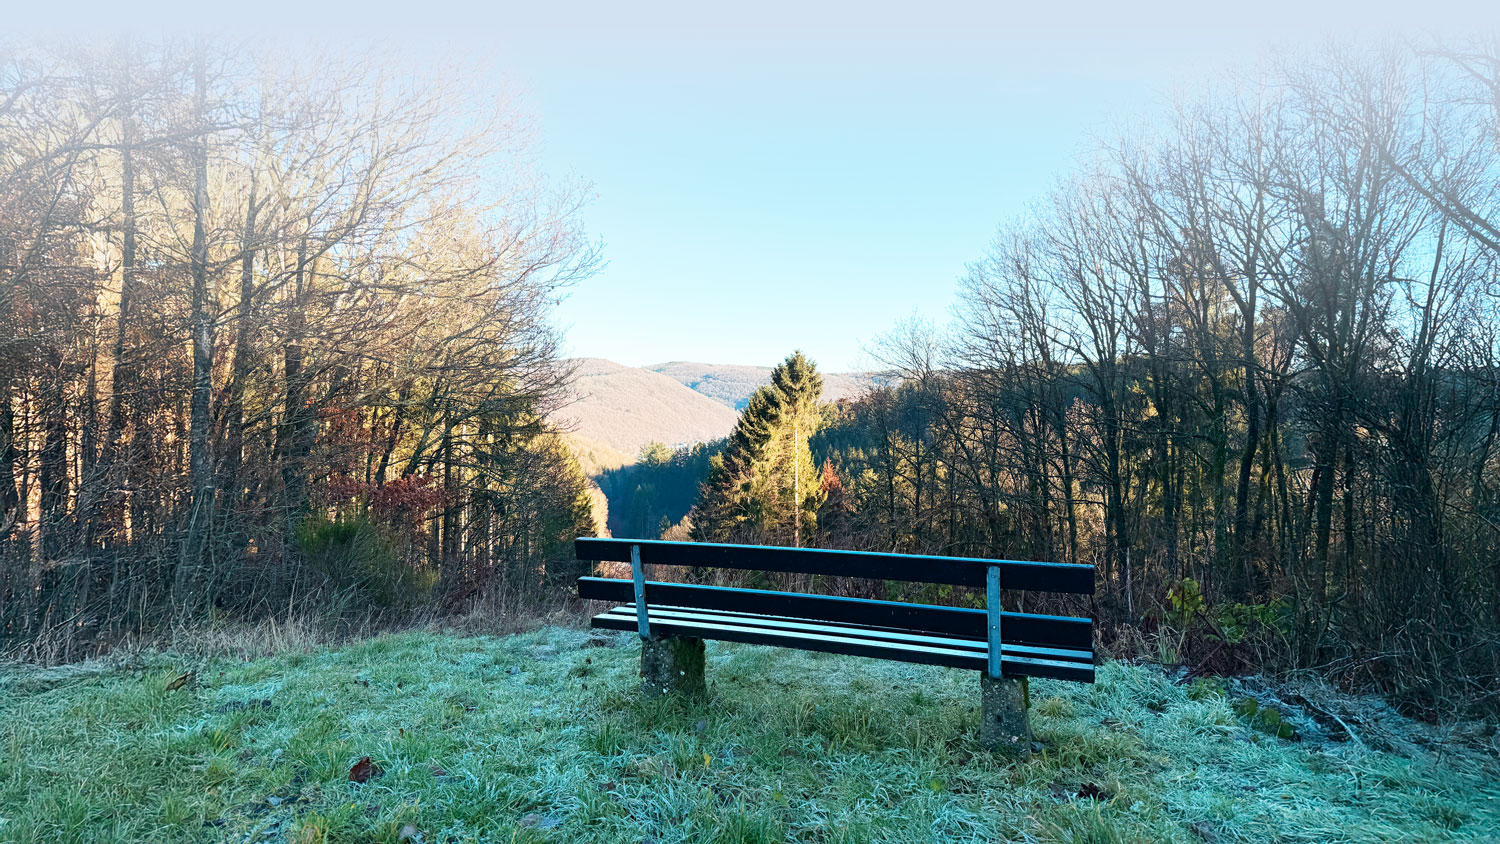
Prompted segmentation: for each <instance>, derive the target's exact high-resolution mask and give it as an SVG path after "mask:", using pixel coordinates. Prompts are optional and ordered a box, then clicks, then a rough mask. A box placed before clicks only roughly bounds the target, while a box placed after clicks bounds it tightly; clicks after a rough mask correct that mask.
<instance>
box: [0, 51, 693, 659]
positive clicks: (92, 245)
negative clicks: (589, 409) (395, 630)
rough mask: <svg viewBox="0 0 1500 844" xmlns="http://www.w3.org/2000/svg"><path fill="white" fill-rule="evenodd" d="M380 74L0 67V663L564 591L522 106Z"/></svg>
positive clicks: (571, 482)
mask: <svg viewBox="0 0 1500 844" xmlns="http://www.w3.org/2000/svg"><path fill="white" fill-rule="evenodd" d="M398 70H399V69H397V68H392V67H389V66H388V65H387V64H385V63H382V62H377V61H375V60H370V61H342V60H332V59H326V60H311V59H307V58H306V57H293V56H290V55H285V54H276V53H274V52H268V51H260V52H257V51H254V50H249V51H247V50H240V49H238V48H237V49H235V50H232V51H228V50H216V51H210V50H204V49H196V48H195V49H189V48H187V47H186V46H180V45H175V44H166V45H158V46H151V45H145V44H129V43H122V44H121V45H119V46H112V47H99V48H81V47H80V48H76V49H75V48H71V47H70V48H68V49H65V50H56V51H47V50H31V49H26V50H23V49H14V50H13V49H9V48H0V647H4V648H7V649H9V648H12V647H19V648H20V649H21V650H22V652H23V653H31V654H33V655H37V656H42V657H46V658H67V657H69V656H74V655H77V654H79V653H81V652H83V651H85V650H86V649H88V648H92V647H94V646H96V645H102V644H104V643H107V642H110V641H114V640H117V639H118V638H119V637H121V636H122V635H124V634H127V633H131V632H140V631H143V630H148V629H150V628H152V627H153V626H157V625H162V624H165V623H167V622H169V621H172V620H181V621H185V620H190V619H194V618H197V617H199V616H200V615H201V614H203V613H205V612H207V611H209V610H210V609H212V610H213V611H215V612H219V613H224V612H232V613H241V614H245V615H248V616H254V615H256V614H258V613H262V612H269V611H273V610H274V611H275V612H277V613H283V614H284V613H289V612H294V611H300V610H301V609H303V608H304V607H310V608H311V609H312V610H313V611H314V612H318V613H334V614H336V613H337V612H338V611H339V609H340V608H341V607H367V606H384V607H396V606H409V605H412V604H414V603H425V602H436V601H444V602H446V603H447V605H449V606H454V605H460V604H463V603H465V602H467V601H468V600H469V599H470V598H472V597H476V596H481V595H490V596H494V595H499V594H512V595H514V594H532V595H543V594H551V593H552V592H553V590H555V588H556V586H555V584H556V583H558V582H560V581H559V580H557V576H558V575H560V574H563V573H565V572H567V571H570V570H571V566H572V565H573V564H572V563H571V562H570V561H568V559H567V558H568V556H569V554H568V553H567V551H568V548H567V545H566V541H567V540H569V539H571V538H572V537H573V536H575V535H576V534H578V533H591V532H593V530H594V526H593V520H592V518H591V517H590V514H589V509H588V501H587V498H586V495H585V484H586V479H585V478H584V476H583V475H582V473H581V472H580V470H579V468H578V466H577V464H576V462H575V461H574V460H573V458H572V457H571V456H570V455H569V454H568V452H567V450H566V449H565V448H564V447H563V445H562V443H561V441H560V439H559V438H558V436H557V434H556V433H555V432H554V431H553V430H552V428H551V427H550V426H549V425H548V424H547V423H546V422H545V421H544V420H545V419H546V416H547V413H548V412H549V411H550V410H552V409H553V408H555V407H557V406H558V405H559V404H560V402H561V401H562V398H563V387H564V384H565V381H566V378H567V376H568V369H567V367H566V366H563V365H560V364H559V362H558V360H557V359H556V354H555V350H556V346H557V342H558V338H557V334H556V331H555V329H554V328H553V325H552V319H551V313H550V308H551V306H552V304H553V303H554V302H555V301H556V297H557V291H558V290H559V288H560V286H561V285H565V284H567V283H568V282H570V281H571V280H573V279H576V278H579V277H581V276H583V275H586V274H587V273H589V272H591V271H592V269H593V268H594V266H595V263H596V254H595V251H594V248H593V246H592V245H591V244H590V243H589V242H588V240H587V239H586V238H585V236H584V235H583V233H582V230H581V228H580V224H579V221H578V218H577V209H578V208H579V206H580V202H581V193H580V191H579V190H578V189H576V188H573V187H569V186H567V185H559V186H554V185H549V184H548V183H547V182H545V181H544V180H542V179H540V178H539V177H538V176H537V175H536V174H534V173H532V172H530V171H529V169H528V165H527V163H526V162H527V161H529V160H530V159H529V153H528V150H527V147H526V141H525V139H526V137H527V131H526V123H525V118H524V115H522V114H520V113H517V112H515V111H514V110H511V109H510V108H508V107H505V106H503V105H502V106H498V107H497V106H495V105H494V103H495V99H494V98H493V97H492V96H489V95H487V94H480V93H479V92H476V91H471V90H468V89H466V88H463V87H461V86H458V85H456V84H453V83H450V82H448V81H446V80H445V79H442V78H439V77H438V75H436V74H434V75H432V76H430V77H422V76H413V75H409V74H403V73H400V72H398ZM664 380H665V379H664ZM553 566H560V567H561V568H559V569H557V570H556V571H554V569H553Z"/></svg>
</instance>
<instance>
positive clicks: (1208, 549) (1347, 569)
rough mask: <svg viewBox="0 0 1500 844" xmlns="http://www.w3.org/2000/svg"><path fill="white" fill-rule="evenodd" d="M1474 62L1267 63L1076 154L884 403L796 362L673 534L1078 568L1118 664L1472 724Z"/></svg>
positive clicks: (1481, 83)
mask: <svg viewBox="0 0 1500 844" xmlns="http://www.w3.org/2000/svg"><path fill="white" fill-rule="evenodd" d="M1497 155H1500V50H1496V49H1495V48H1494V47H1491V48H1490V49H1489V50H1488V51H1487V52H1483V51H1482V52H1476V53H1460V52H1451V51H1450V52H1414V51H1412V50H1409V49H1406V48H1401V49H1390V50H1385V51H1380V52H1371V53H1348V54H1342V55H1340V54H1333V55H1331V56H1326V57H1322V58H1319V59H1316V60H1299V61H1298V62H1297V63H1283V64H1282V65H1280V66H1278V67H1277V68H1275V69H1274V71H1270V72H1268V75H1267V76H1266V77H1265V78H1262V79H1260V80H1258V81H1257V82H1256V84H1254V85H1251V86H1244V87H1241V88H1240V89H1238V90H1237V91H1236V93H1234V95H1232V96H1225V95H1220V96H1214V97H1209V98H1206V99H1203V100H1200V101H1197V102H1191V103H1185V104H1182V105H1180V106H1178V107H1177V108H1176V109H1175V110H1174V111H1172V113H1170V114H1169V115H1167V116H1166V119H1164V120H1163V121H1161V123H1160V125H1159V126H1158V127H1157V128H1156V129H1154V130H1153V131H1150V132H1146V131H1137V132H1132V133H1128V134H1125V135H1123V136H1122V137H1120V138H1119V139H1118V140H1116V141H1115V142H1113V143H1110V144H1106V145H1104V146H1103V148H1102V149H1101V150H1100V151H1099V153H1098V154H1097V156H1095V157H1094V158H1093V159H1091V160H1090V161H1089V162H1088V163H1087V164H1086V166H1084V167H1083V168H1082V169H1081V170H1080V172H1077V173H1075V174H1072V175H1071V176H1070V177H1069V178H1067V179H1064V180H1063V181H1061V182H1060V183H1059V185H1058V187H1057V188H1056V189H1055V190H1054V191H1053V192H1052V193H1051V194H1050V195H1048V196H1047V197H1045V198H1042V199H1041V200H1040V201H1039V202H1037V203H1036V204H1035V206H1034V208H1033V210H1032V211H1030V212H1029V213H1028V214H1026V215H1025V216H1024V217H1023V218H1021V219H1018V220H1014V221H1011V222H1009V223H1007V224H1005V225H1004V226H1002V227H1001V229H1000V231H999V233H998V234H997V236H996V237H995V239H994V241H993V243H992V245H991V246H990V247H989V249H988V250H987V251H986V252H985V253H984V254H982V255H980V256H978V257H977V258H976V259H975V260H974V261H973V262H972V263H971V264H970V265H969V268H968V272H967V275H966V277H965V278H964V280H963V283H962V292H961V294H960V297H959V299H960V302H959V304H958V305H957V306H956V307H955V308H954V311H953V317H952V320H951V323H950V324H947V325H930V324H925V323H923V322H921V321H919V320H918V321H912V322H910V323H908V324H905V325H902V326H899V327H898V328H896V329H895V330H893V331H891V332H890V333H889V334H888V335H886V336H885V338H884V339H883V340H882V342H881V343H880V345H879V349H878V352H879V354H880V355H881V357H882V359H883V360H884V361H885V362H886V363H887V364H888V365H889V366H890V368H891V370H892V373H893V374H894V375H895V376H896V378H897V379H898V381H899V384H898V385H897V386H892V387H883V388H877V389H874V390H872V391H871V392H869V393H868V394H867V395H865V396H863V397H861V398H859V399H857V400H853V401H843V402H839V403H837V404H824V405H822V406H821V408H820V407H818V406H817V398H816V396H817V393H818V382H817V377H816V375H815V373H813V372H812V371H811V369H812V367H811V364H810V362H808V361H807V360H806V359H805V358H804V357H803V356H802V355H800V354H796V355H793V356H792V357H790V358H788V360H787V361H786V362H785V363H784V364H783V365H782V366H781V367H779V368H778V369H777V373H776V376H775V378H774V379H773V383H772V384H771V385H769V386H767V387H763V388H762V389H761V392H760V393H757V394H756V396H755V397H754V398H753V399H752V400H751V402H750V404H749V406H748V407H747V408H746V409H745V411H744V413H743V415H742V417H741V420H740V424H739V426H738V427H737V428H736V430H735V432H734V434H733V435H732V436H731V437H730V438H729V440H728V441H727V443H726V444H724V445H723V447H722V452H721V453H720V455H719V456H716V457H714V458H713V463H712V465H711V466H710V467H708V468H707V470H706V473H705V475H704V479H703V482H702V498H701V500H700V501H699V502H698V503H697V505H696V507H695V508H694V510H693V512H692V514H691V515H690V516H689V519H690V521H691V522H692V530H693V535H694V536H695V538H698V539H712V540H719V541H736V542H766V543H771V544H793V543H794V542H795V543H797V544H819V545H825V546H828V547H837V548H853V549H872V550H874V549H878V550H890V551H905V552H914V553H941V554H952V555H960V556H976V557H998V558H1009V559H1032V560H1055V561H1064V562H1086V563H1092V564H1094V565H1095V566H1096V567H1097V570H1098V573H1099V590H1100V591H1099V594H1098V595H1097V597H1096V607H1095V611H1096V612H1097V613H1098V614H1099V618H1100V619H1101V622H1102V625H1103V626H1104V627H1105V628H1106V631H1107V632H1106V634H1105V636H1106V639H1108V640H1111V642H1112V643H1113V646H1114V647H1117V648H1119V649H1120V652H1122V653H1141V652H1145V653H1149V654H1150V655H1152V656H1153V657H1154V658H1159V659H1161V660H1162V661H1166V662H1179V661H1184V660H1185V661H1188V662H1190V663H1194V664H1196V665H1198V666H1200V668H1201V669H1202V670H1213V671H1229V672H1234V671H1245V670H1255V669H1259V668H1272V669H1277V668H1279V669H1292V668H1308V669H1316V670H1317V671H1319V672H1321V673H1323V674H1324V675H1326V676H1329V677H1331V678H1334V679H1335V680H1336V681H1338V682H1340V683H1343V684H1345V685H1346V686H1350V687H1357V688H1379V689H1382V690H1385V691H1387V692H1390V693H1393V694H1395V695H1396V696H1397V697H1398V698H1399V699H1400V700H1402V701H1403V702H1404V703H1406V704H1408V705H1411V706H1414V707H1416V708H1417V709H1418V710H1419V711H1427V712H1431V711H1435V710H1446V709H1450V708H1452V707H1455V706H1467V705H1478V706H1481V707H1485V708H1493V706H1494V704H1495V703H1496V702H1497V700H1500V450H1497V446H1500V442H1497V435H1500V359H1497V355H1500V295H1497V294H1500V288H1497V280H1496V278H1497V277H1496V268H1497V264H1496V261H1497V258H1500V228H1497V226H1500V167H1497V164H1500V161H1497Z"/></svg>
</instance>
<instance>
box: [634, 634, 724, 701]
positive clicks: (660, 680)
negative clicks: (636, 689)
mask: <svg viewBox="0 0 1500 844" xmlns="http://www.w3.org/2000/svg"><path fill="white" fill-rule="evenodd" d="M641 692H642V693H644V694H646V695H649V696H651V697H661V696H662V695H665V694H668V693H671V694H679V695H685V696H687V697H703V696H705V695H706V694H708V685H707V683H706V682H705V681H704V679H703V640H702V639H690V638H687V637H679V636H652V637H650V638H647V639H642V640H641Z"/></svg>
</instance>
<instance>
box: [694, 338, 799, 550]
mask: <svg viewBox="0 0 1500 844" xmlns="http://www.w3.org/2000/svg"><path fill="white" fill-rule="evenodd" d="M822 393H823V377H822V376H821V375H819V374H818V371H817V367H816V366H815V365H814V364H813V362H812V361H811V360H808V358H807V357H806V356H805V355H803V354H802V353H801V352H793V353H792V355H791V356H790V357H788V358H787V359H786V360H785V361H783V362H782V363H781V364H779V365H777V367H776V368H775V369H774V370H772V372H771V383H769V384H767V385H765V386H764V387H761V388H760V389H759V390H756V391H755V393H754V394H753V395H751V397H750V401H749V402H748V403H747V404H746V406H745V409H744V411H743V412H742V413H741V414H740V419H739V422H738V423H736V425H735V428H734V432H733V433H731V434H730V435H729V442H728V444H727V445H726V446H725V448H724V451H723V452H722V453H721V454H719V455H717V456H715V457H714V458H713V460H712V461H711V462H710V464H709V472H708V479H707V480H706V481H704V483H703V486H702V488H701V491H700V495H699V503H698V506H697V508H696V509H695V511H694V515H693V526H694V527H693V536H694V538H695V539H697V540H699V541H704V542H727V541H738V542H767V543H772V544H792V545H801V544H802V543H803V541H804V540H806V539H810V538H811V535H812V533H813V531H815V530H816V529H817V512H818V507H819V506H820V505H821V504H822V501H823V496H824V493H823V490H822V486H821V484H819V483H818V478H817V474H818V473H817V468H816V466H814V465H813V461H812V455H811V452H810V451H809V450H808V440H809V439H810V438H811V437H812V435H813V434H814V433H815V432H816V431H817V428H818V426H819V424H820V423H821V419H822V416H821V412H820V411H819V408H818V400H819V398H820V397H821V396H822Z"/></svg>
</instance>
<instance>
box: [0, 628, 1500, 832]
mask: <svg viewBox="0 0 1500 844" xmlns="http://www.w3.org/2000/svg"><path fill="white" fill-rule="evenodd" d="M596 641H597V640H596ZM589 642H590V636H589V634H588V633H585V632H581V631H574V630H563V629H547V630H543V631H540V632H537V633H531V634H525V635H519V636H512V637H507V638H498V639H496V638H453V637H447V636H442V635H438V634H432V633H408V634H401V635H391V636H385V637H381V638H377V639H373V640H370V641H367V642H364V643H361V644H357V645H353V646H350V647H346V648H342V649H340V650H335V651H325V652H319V653H315V654H284V655H281V656H277V657H273V658H268V659H261V660H256V661H250V662H241V661H237V660H230V659H219V660H210V661H207V662H203V663H201V664H197V665H186V664H183V663H181V662H179V661H177V660H175V659H174V658H173V657H171V656H170V655H158V656H152V657H148V658H146V659H145V660H144V661H143V663H142V664H140V665H138V666H136V667H134V668H116V669H110V670H106V671H100V672H79V673H76V674H73V675H71V676H67V677H66V678H63V677H59V675H57V674H56V673H46V672H34V671H29V670H28V671H22V670H13V671H11V673H10V676H9V677H8V678H5V679H4V680H3V681H0V840H4V841H21V842H49V844H50V843H51V842H73V841H77V842H113V841H143V842H144V841H153V842H154V841H163V842H172V841H184V842H188V841H190V842H200V841H295V842H317V841H387V842H397V841H402V840H406V841H415V842H449V841H452V842H462V841H491V842H513V841H514V842H524V841H590V842H592V841H599V842H629V844H641V842H661V843H662V844H665V842H677V841H681V842H713V841H807V842H845V841H848V842H854V841H926V842H931V841H939V842H948V841H1076V842H1085V841H1087V842H1113V841H1140V842H1156V841H1181V842H1204V841H1208V842H1214V841H1220V842H1229V841H1244V842H1268V841H1308V842H1328V841H1372V842H1375V841H1379V842H1390V841H1449V840H1453V841H1457V840H1489V841H1495V840H1500V839H1497V838H1495V836H1496V835H1497V831H1500V782H1497V776H1500V774H1497V763H1496V760H1495V758H1494V756H1493V755H1492V753H1487V752H1485V751H1483V750H1481V749H1468V750H1457V749H1451V748H1440V747H1433V748H1428V749H1421V748H1418V747H1415V746H1408V747H1407V749H1406V750H1405V751H1404V752H1397V751H1394V750H1377V749H1373V748H1374V747H1375V746H1376V745H1377V743H1376V742H1373V741H1369V740H1366V741H1365V744H1360V743H1356V742H1347V743H1339V742H1330V741H1312V740H1309V741H1304V742H1300V743H1293V742H1288V741H1285V740H1281V739H1277V738H1274V737H1272V736H1269V735H1266V734H1264V733H1262V732H1259V731H1257V730H1255V729H1253V728H1252V727H1250V726H1248V725H1247V722H1246V721H1245V720H1244V719H1243V718H1242V717H1240V716H1239V715H1237V714H1236V712H1235V709H1234V707H1233V703H1234V700H1233V699H1227V698H1225V697H1222V696H1219V695H1217V694H1213V693H1205V690H1204V688H1203V687H1201V686H1200V687H1198V688H1197V689H1196V690H1195V691H1193V693H1192V694H1190V693H1189V692H1190V690H1189V689H1188V688H1185V687H1182V686H1179V685H1175V684H1173V683H1172V682H1171V681H1170V680H1168V679H1167V678H1165V677H1163V676H1161V675H1160V674H1159V673H1158V672H1155V671H1152V670H1149V669H1146V668H1140V667H1132V666H1129V665H1125V664H1120V663H1111V664H1107V665H1105V666H1103V667H1102V669H1101V671H1100V674H1099V683H1098V684H1097V685H1094V686H1092V687H1090V686H1082V685H1075V684H1067V683H1051V682H1036V683H1034V684H1033V685H1032V687H1031V694H1032V705H1033V723H1034V726H1035V727H1036V729H1037V732H1038V734H1039V735H1038V737H1039V738H1040V739H1042V740H1043V741H1044V742H1045V743H1046V745H1047V749H1046V751H1045V752H1043V753H1041V754H1038V755H1036V756H1033V757H1032V758H1031V759H1029V760H1027V761H1024V762H1006V761H1002V760H999V759H995V758H992V757H990V756H988V755H986V754H983V753H979V752H977V751H976V747H975V735H976V732H977V713H976V710H975V705H976V703H977V700H978V691H977V688H978V681H977V678H976V677H975V675H973V674H972V673H969V672H962V671H953V670H943V669H928V668H921V667H913V666H903V665H896V664H892V663H883V662H876V661H870V660H862V659H856V658H851V657H835V656H823V655H816V654H804V653H796V652H791V651H784V650H772V649H764V648H756V647H750V646H735V645H722V644H717V643H710V645H709V683H710V686H711V689H712V692H713V698H712V700H711V701H709V702H707V703H704V704H697V705H680V704H672V703H660V702H654V703H647V702H642V701H640V700H639V699H638V698H637V696H636V695H635V694H634V693H633V690H634V685H635V671H636V669H637V656H638V653H639V651H638V648H637V647H636V645H635V644H634V643H633V642H632V641H631V639H629V638H628V637H619V638H615V637H613V636H611V637H610V638H609V639H608V643H609V646H607V647H599V646H590V645H589ZM187 668H194V669H196V671H197V675H196V678H195V679H194V680H193V681H191V682H189V683H187V684H185V685H184V686H183V687H182V688H180V689H176V690H172V691H168V690H167V687H168V686H169V685H170V684H171V681H172V680H173V679H174V678H176V677H178V676H179V675H180V674H181V673H182V672H183V671H184V670H186V669H187ZM1491 741H1493V740H1491ZM1492 750H1493V747H1492V748H1491V751H1492ZM364 756H368V757H370V759H371V760H372V762H373V763H374V765H375V766H378V768H379V769H380V772H379V773H378V774H377V775H376V776H374V777H372V778H371V779H370V780H369V781H368V782H366V783H364V784H357V783H352V782H350V781H349V773H350V768H351V766H353V765H354V764H355V763H356V762H357V761H358V760H359V759H360V758H361V757H364Z"/></svg>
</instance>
